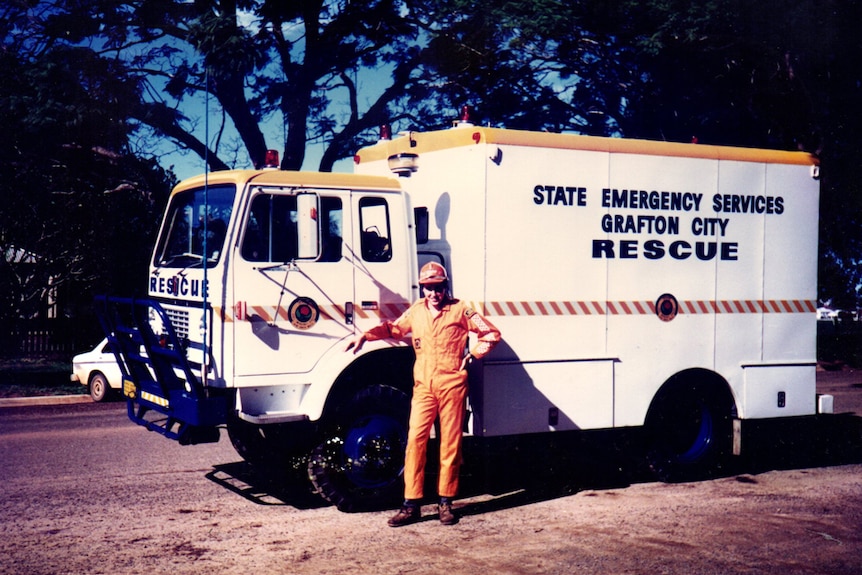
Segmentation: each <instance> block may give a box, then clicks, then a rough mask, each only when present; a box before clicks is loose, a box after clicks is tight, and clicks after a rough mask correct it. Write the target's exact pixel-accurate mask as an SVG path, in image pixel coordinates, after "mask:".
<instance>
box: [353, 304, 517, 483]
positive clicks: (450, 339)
mask: <svg viewBox="0 0 862 575" xmlns="http://www.w3.org/2000/svg"><path fill="white" fill-rule="evenodd" d="M470 332H473V333H475V334H476V335H477V336H478V341H477V342H476V345H475V346H474V347H473V349H472V350H470V355H472V356H473V357H475V358H477V359H478V358H481V357H484V356H485V355H487V354H488V352H490V351H491V349H492V348H493V347H494V346H495V345H496V344H497V342H499V341H500V331H499V330H498V329H497V328H496V327H494V326H493V325H492V324H491V323H490V322H489V321H488V320H486V319H485V318H483V317H482V316H481V315H479V314H478V313H476V312H475V311H473V310H472V309H470V308H469V307H467V306H466V305H465V304H464V303H462V302H461V301H459V300H457V299H449V300H447V301H446V303H445V304H444V306H443V309H441V310H440V312H439V314H438V315H437V316H436V317H435V316H434V315H433V313H432V311H431V310H429V309H428V305H427V303H426V300H425V299H424V298H423V299H421V300H418V301H417V302H416V303H414V304H413V305H412V306H410V308H409V309H408V310H407V311H405V312H404V314H403V315H402V316H401V317H399V318H398V319H397V320H395V321H394V322H384V323H382V324H380V325H379V326H377V327H374V328H372V329H370V330H369V331H367V332H365V335H366V338H367V339H368V340H375V339H385V338H396V339H401V338H404V337H406V336H407V334H412V342H413V349H414V350H415V352H416V363H415V364H414V366H413V399H412V401H411V404H410V429H409V431H408V433H407V454H406V456H405V461H404V498H405V499H421V498H422V496H423V487H424V484H425V454H426V450H427V447H428V439H429V437H430V435H431V428H432V426H433V425H434V420H435V419H436V418H437V417H438V416H439V417H440V479H439V481H438V484H437V491H438V495H439V496H440V497H454V496H455V495H456V493H457V492H458V471H459V469H460V467H461V434H462V430H463V427H464V415H465V408H466V405H465V402H466V399H467V370H466V369H460V367H461V364H462V363H463V361H464V357H465V355H466V354H465V350H466V348H467V341H468V337H469V333H470Z"/></svg>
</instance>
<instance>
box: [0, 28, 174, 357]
mask: <svg viewBox="0 0 862 575" xmlns="http://www.w3.org/2000/svg"><path fill="white" fill-rule="evenodd" d="M136 90H137V87H136V85H135V84H134V82H128V80H127V77H126V76H125V74H124V73H123V71H122V70H120V69H117V68H116V67H115V66H114V65H112V63H111V62H109V61H107V60H103V59H99V58H93V57H92V53H90V52H89V51H86V50H83V51H82V50H78V49H75V48H70V47H67V46H53V47H50V48H49V47H38V48H37V49H33V50H28V49H26V48H25V47H23V46H20V45H16V44H14V43H12V42H9V41H8V37H7V42H6V43H4V46H3V49H2V50H0V130H2V133H3V134H4V137H3V138H2V141H0V158H2V161H0V202H2V208H0V254H3V257H0V323H2V324H3V325H4V326H5V327H7V328H9V327H12V326H14V325H15V324H16V323H17V322H19V321H22V320H28V319H31V318H35V317H44V316H45V314H46V311H47V309H46V308H47V301H48V299H49V293H50V294H51V295H52V297H55V296H59V297H60V304H61V305H60V308H59V310H57V311H58V314H60V315H65V316H76V317H81V316H89V317H90V319H91V320H92V324H93V325H95V319H94V318H92V316H91V311H90V310H91V309H92V297H93V294H94V293H95V292H97V291H98V292H104V291H117V292H126V293H128V292H127V290H128V291H130V290H131V289H132V286H140V285H144V279H145V277H146V276H145V272H146V259H147V257H148V253H149V247H150V243H151V238H152V237H153V236H154V232H155V228H156V226H157V224H158V215H157V214H159V213H160V212H161V208H162V206H163V205H164V201H165V199H166V197H167V192H168V191H169V189H170V185H171V182H172V180H171V178H170V177H169V175H168V174H167V173H165V172H164V170H162V169H161V168H160V167H158V165H157V164H156V163H155V162H154V161H153V160H151V159H150V160H145V159H139V158H137V157H135V156H134V155H132V154H130V153H129V151H128V137H129V133H130V128H129V126H128V125H127V123H126V114H125V112H124V110H123V103H124V102H126V101H134V100H135V99H136V98H137V96H136V94H135V92H136ZM81 328H82V329H85V328H84V326H81ZM4 349H6V348H4Z"/></svg>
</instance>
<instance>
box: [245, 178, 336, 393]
mask: <svg viewBox="0 0 862 575" xmlns="http://www.w3.org/2000/svg"><path fill="white" fill-rule="evenodd" d="M350 202H351V199H350V192H349V191H347V190H336V191H333V190H315V189H297V188H277V187H262V186H259V187H257V188H255V189H252V190H251V193H250V201H249V204H248V209H247V212H246V213H245V214H244V215H243V221H242V223H241V232H240V235H239V240H238V244H237V248H236V252H235V257H234V258H233V265H232V266H231V269H232V274H231V275H232V282H233V294H234V296H233V319H234V322H233V330H234V373H235V375H236V376H237V378H238V379H240V381H241V378H244V377H253V376H271V375H278V374H286V373H305V372H308V371H310V370H312V369H313V368H314V366H315V365H316V364H317V362H318V361H319V359H320V358H321V356H322V355H323V354H324V353H326V351H327V350H329V349H330V348H332V347H333V346H334V345H337V344H338V343H339V342H341V341H342V340H344V338H345V337H347V336H349V335H351V334H352V333H353V326H352V325H351V323H350V322H349V321H348V319H347V318H346V317H345V314H344V306H345V303H346V302H352V301H353V263H352V256H351V254H350V251H349V249H348V245H347V242H345V238H350V237H351V235H352V229H351V228H352V226H351V218H350V210H351V203H350ZM253 383H254V381H253V380H247V381H246V384H247V385H251V384H253Z"/></svg>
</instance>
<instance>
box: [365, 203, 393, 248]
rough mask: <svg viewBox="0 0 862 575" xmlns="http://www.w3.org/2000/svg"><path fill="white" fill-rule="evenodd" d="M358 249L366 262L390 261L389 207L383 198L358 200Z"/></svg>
mask: <svg viewBox="0 0 862 575" xmlns="http://www.w3.org/2000/svg"><path fill="white" fill-rule="evenodd" d="M359 228H360V230H361V231H360V235H361V237H360V248H361V251H362V259H363V260H365V261H367V262H388V261H389V260H391V259H392V242H391V240H390V238H391V235H390V231H391V230H390V226H389V205H388V204H387V203H386V200H385V199H383V198H373V197H368V198H362V199H360V200H359Z"/></svg>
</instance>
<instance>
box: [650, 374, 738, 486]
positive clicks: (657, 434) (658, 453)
mask: <svg viewBox="0 0 862 575" xmlns="http://www.w3.org/2000/svg"><path fill="white" fill-rule="evenodd" d="M734 411H735V410H734V404H733V398H732V396H731V395H730V392H729V391H728V390H727V387H726V386H725V385H724V384H723V383H722V384H719V383H715V382H712V381H710V382H698V381H692V380H691V379H683V380H676V381H671V382H669V384H668V385H666V386H665V387H664V388H663V389H662V390H661V391H660V392H659V394H658V395H657V396H656V398H655V399H654V401H653V405H652V406H651V407H650V410H649V413H648V414H647V421H646V434H647V460H648V462H649V465H650V468H651V469H652V471H653V473H655V475H656V477H657V478H658V479H659V480H660V481H665V482H680V481H695V480H699V479H706V478H710V477H716V476H719V475H721V474H727V473H729V472H730V464H731V458H732V449H733V414H734Z"/></svg>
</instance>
